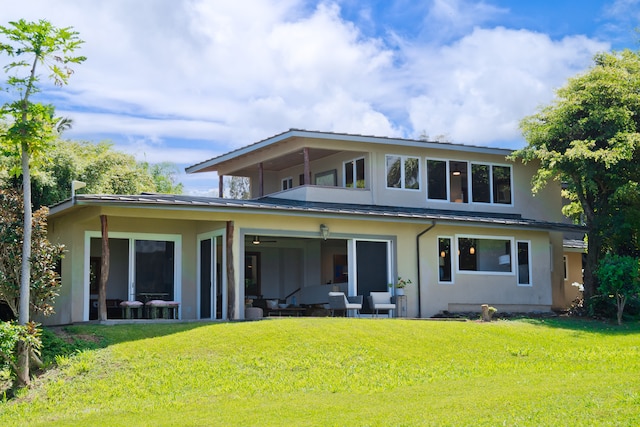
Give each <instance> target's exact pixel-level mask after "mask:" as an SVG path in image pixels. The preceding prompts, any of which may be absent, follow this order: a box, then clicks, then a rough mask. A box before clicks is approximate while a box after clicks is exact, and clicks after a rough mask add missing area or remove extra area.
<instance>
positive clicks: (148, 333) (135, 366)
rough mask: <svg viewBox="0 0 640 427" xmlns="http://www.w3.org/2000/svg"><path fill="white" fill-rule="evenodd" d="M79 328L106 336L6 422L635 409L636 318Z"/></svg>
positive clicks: (620, 415) (445, 417) (325, 419)
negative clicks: (617, 322)
mask: <svg viewBox="0 0 640 427" xmlns="http://www.w3.org/2000/svg"><path fill="white" fill-rule="evenodd" d="M73 331H75V333H78V334H83V335H87V334H98V335H101V336H104V337H105V340H106V341H107V342H108V343H109V344H110V345H109V347H107V348H104V349H99V350H95V351H83V352H81V353H78V354H77V355H76V356H70V357H68V361H67V362H66V363H65V366H62V367H61V368H60V369H59V370H56V371H54V372H50V373H49V375H47V376H46V377H44V378H43V379H42V381H41V382H39V383H38V384H37V385H35V386H34V387H33V388H31V389H30V390H29V391H28V393H25V395H23V397H21V398H18V399H15V400H13V401H8V402H6V403H1V402H0V424H2V425H29V426H45V425H51V424H52V423H53V424H56V425H92V426H101V425H113V423H114V420H117V423H118V424H122V425H168V424H176V422H177V421H176V416H179V424H180V425H184V426H195V425H225V426H236V425H238V426H246V425H257V424H259V425H265V426H276V425H278V426H281V425H300V426H315V425H317V426H338V425H347V424H349V425H368V426H389V425H407V426H409V425H411V426H413V425H434V426H435V425H439V426H440V425H442V426H453V425H481V424H482V425H510V426H516V425H518V426H540V425H542V426H545V425H558V424H563V423H562V422H560V423H559V422H558V420H563V419H564V420H570V422H571V424H572V425H578V426H591V425H638V423H639V422H640V413H638V409H637V408H638V404H639V403H640V400H639V395H638V393H637V382H638V380H637V378H638V375H640V358H639V357H638V348H640V333H639V332H640V325H638V324H633V325H631V324H629V325H623V326H622V327H617V326H612V325H610V324H608V323H605V322H595V321H585V320H582V321H576V320H573V319H566V318H557V319H545V320H544V321H542V320H537V321H533V320H521V321H496V322H491V323H479V322H416V321H415V320H401V319H388V320H387V319H385V320H381V319H356V320H354V319H341V318H290V319H286V318H285V319H271V320H264V321H260V322H231V323H208V324H207V323H200V322H196V323H180V324H147V325H115V326H104V325H82V326H74V327H73ZM70 332H71V330H70ZM487 389H490V392H489V391H487ZM425 402H426V403H425ZM425 405H426V406H425ZM177 414H179V415H177Z"/></svg>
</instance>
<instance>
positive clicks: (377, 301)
mask: <svg viewBox="0 0 640 427" xmlns="http://www.w3.org/2000/svg"><path fill="white" fill-rule="evenodd" d="M369 307H371V310H373V311H374V312H375V317H378V314H379V311H380V310H387V313H388V316H389V317H393V310H395V309H396V305H395V304H394V303H392V302H391V292H370V293H369Z"/></svg>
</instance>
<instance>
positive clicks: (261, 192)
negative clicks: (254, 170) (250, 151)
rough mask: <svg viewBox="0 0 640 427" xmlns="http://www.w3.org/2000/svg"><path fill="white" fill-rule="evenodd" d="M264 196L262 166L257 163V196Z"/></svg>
mask: <svg viewBox="0 0 640 427" xmlns="http://www.w3.org/2000/svg"><path fill="white" fill-rule="evenodd" d="M262 196H264V166H263V165H262V162H260V163H258V197H262Z"/></svg>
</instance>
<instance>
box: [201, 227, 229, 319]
mask: <svg viewBox="0 0 640 427" xmlns="http://www.w3.org/2000/svg"><path fill="white" fill-rule="evenodd" d="M223 238H224V236H223V233H222V232H220V233H207V234H203V235H201V236H199V238H198V241H199V244H198V299H199V303H198V309H199V312H200V313H199V318H200V319H225V318H226V315H227V307H226V304H225V300H226V289H225V287H224V286H223V284H224V283H226V281H225V280H224V275H225V271H224V268H223V266H224V265H225V263H224V250H223V247H224V245H223Z"/></svg>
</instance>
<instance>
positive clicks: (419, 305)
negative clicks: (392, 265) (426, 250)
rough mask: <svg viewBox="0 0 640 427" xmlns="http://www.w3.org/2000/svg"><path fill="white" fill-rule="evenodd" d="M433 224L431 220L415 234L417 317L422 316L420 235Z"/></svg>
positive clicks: (434, 223)
mask: <svg viewBox="0 0 640 427" xmlns="http://www.w3.org/2000/svg"><path fill="white" fill-rule="evenodd" d="M435 226H436V222H435V221H431V225H430V226H429V227H427V228H426V229H424V230H423V231H421V232H420V234H418V235H417V236H416V257H417V263H418V265H417V270H418V318H419V319H421V318H422V299H421V298H420V289H421V288H422V284H421V282H420V278H421V277H422V274H421V271H420V237H422V236H423V235H424V234H426V233H428V232H429V231H431V229H432V228H433V227H435Z"/></svg>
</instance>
